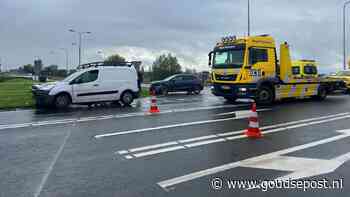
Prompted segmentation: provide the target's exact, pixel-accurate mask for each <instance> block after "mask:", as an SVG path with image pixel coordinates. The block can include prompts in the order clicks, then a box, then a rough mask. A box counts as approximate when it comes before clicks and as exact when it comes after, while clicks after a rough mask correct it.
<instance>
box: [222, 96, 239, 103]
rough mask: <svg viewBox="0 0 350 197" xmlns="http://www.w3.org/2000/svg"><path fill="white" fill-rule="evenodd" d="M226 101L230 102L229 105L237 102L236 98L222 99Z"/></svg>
mask: <svg viewBox="0 0 350 197" xmlns="http://www.w3.org/2000/svg"><path fill="white" fill-rule="evenodd" d="M224 98H225V99H226V101H228V102H230V103H233V102H235V101H236V100H237V98H235V97H224Z"/></svg>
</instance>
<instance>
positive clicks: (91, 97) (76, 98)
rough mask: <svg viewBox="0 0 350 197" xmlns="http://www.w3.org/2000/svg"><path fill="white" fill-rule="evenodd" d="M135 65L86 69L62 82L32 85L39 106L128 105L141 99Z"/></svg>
mask: <svg viewBox="0 0 350 197" xmlns="http://www.w3.org/2000/svg"><path fill="white" fill-rule="evenodd" d="M137 77H138V76H137V71H136V69H135V67H134V66H130V65H129V66H127V65H125V66H107V65H103V66H101V65H100V66H87V67H83V69H81V70H78V71H77V72H75V73H73V74H71V75H70V76H68V77H67V78H65V79H64V80H63V81H59V82H54V83H45V84H41V85H33V87H32V92H33V95H34V96H35V98H36V103H37V105H38V106H47V105H49V106H52V105H53V106H55V107H57V108H65V107H68V106H69V105H70V104H72V103H73V104H88V105H90V104H92V103H96V102H104V101H121V102H122V103H123V104H125V105H129V104H131V103H132V102H133V100H134V99H135V98H137V97H138V96H139V91H140V90H139V88H138V82H137Z"/></svg>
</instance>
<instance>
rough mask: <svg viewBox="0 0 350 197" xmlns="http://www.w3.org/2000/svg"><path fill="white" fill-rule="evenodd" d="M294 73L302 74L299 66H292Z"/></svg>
mask: <svg viewBox="0 0 350 197" xmlns="http://www.w3.org/2000/svg"><path fill="white" fill-rule="evenodd" d="M292 74H293V75H299V74H300V67H299V66H293V67H292Z"/></svg>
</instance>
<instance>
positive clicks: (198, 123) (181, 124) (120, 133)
mask: <svg viewBox="0 0 350 197" xmlns="http://www.w3.org/2000/svg"><path fill="white" fill-rule="evenodd" d="M235 119H237V118H236V117H232V118H223V119H214V120H202V121H194V122H186V123H179V124H172V125H164V126H158V127H150V128H144V129H135V130H128V131H120V132H114V133H106V134H101V135H95V138H97V139H99V138H103V137H111V136H118V135H126V134H133V133H142V132H150V131H156V130H162V129H170V128H175V127H185V126H192V125H200V124H209V123H215V122H223V121H228V120H235Z"/></svg>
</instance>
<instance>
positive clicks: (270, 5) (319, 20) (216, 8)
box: [0, 0, 343, 71]
mask: <svg viewBox="0 0 350 197" xmlns="http://www.w3.org/2000/svg"><path fill="white" fill-rule="evenodd" d="M251 1H252V31H253V33H254V34H261V33H269V34H272V35H273V36H274V37H275V38H276V40H277V41H278V42H283V41H285V40H286V41H288V42H289V43H290V44H291V46H292V49H293V51H292V54H293V57H294V58H315V59H317V60H319V62H320V63H321V66H322V69H323V70H325V71H330V70H332V69H335V66H336V65H337V66H338V67H339V66H340V64H341V7H342V3H343V1H342V0H332V1H319V0H309V1H304V0H294V1H289V0H251ZM0 7H1V8H2V12H1V13H0V23H1V24H2V25H1V27H0V34H1V45H0V57H1V58H2V59H3V62H4V63H5V64H8V65H10V66H11V67H17V66H19V65H22V64H25V63H30V62H32V60H33V58H34V56H40V57H42V58H43V60H44V63H45V64H53V63H57V64H60V65H63V64H64V58H63V53H62V52H57V53H55V54H50V53H49V52H50V51H51V50H57V49H58V48H60V47H66V48H69V51H70V57H71V58H70V62H71V63H72V64H77V57H76V56H77V50H76V47H75V46H71V43H72V42H76V40H77V37H76V35H73V34H72V33H69V32H68V31H67V30H68V29H69V28H71V27H74V28H76V29H79V30H83V31H92V32H93V34H92V35H88V36H85V37H84V49H85V50H84V61H93V60H100V59H101V57H99V56H98V55H97V54H96V52H97V51H96V50H99V49H101V50H104V51H108V52H113V51H118V50H125V51H130V52H135V50H140V51H139V52H137V53H136V54H143V55H141V56H142V57H143V58H145V61H146V62H147V64H150V63H151V61H150V60H151V59H152V58H154V56H155V55H157V52H158V51H169V52H173V53H175V54H177V55H178V56H179V59H182V60H183V62H184V64H188V66H192V65H195V66H198V67H200V68H201V69H205V68H207V67H206V66H205V63H206V58H207V53H208V52H209V51H210V50H211V49H212V47H213V45H214V44H215V43H216V41H217V40H218V39H219V38H220V37H221V36H223V35H228V34H235V35H244V34H245V33H246V28H247V25H246V14H247V10H246V0H234V1H233V0H219V1H212V0H193V1H185V0H176V1H170V0H152V1H150V0H133V1H132V0H130V1H121V0H104V1H92V0H59V1H58V0H27V1H21V0H2V1H0ZM127 47H130V48H132V50H126V49H127ZM146 51H148V52H146ZM146 56H147V58H146ZM130 57H135V56H132V55H130ZM331 66H333V67H331Z"/></svg>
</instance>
